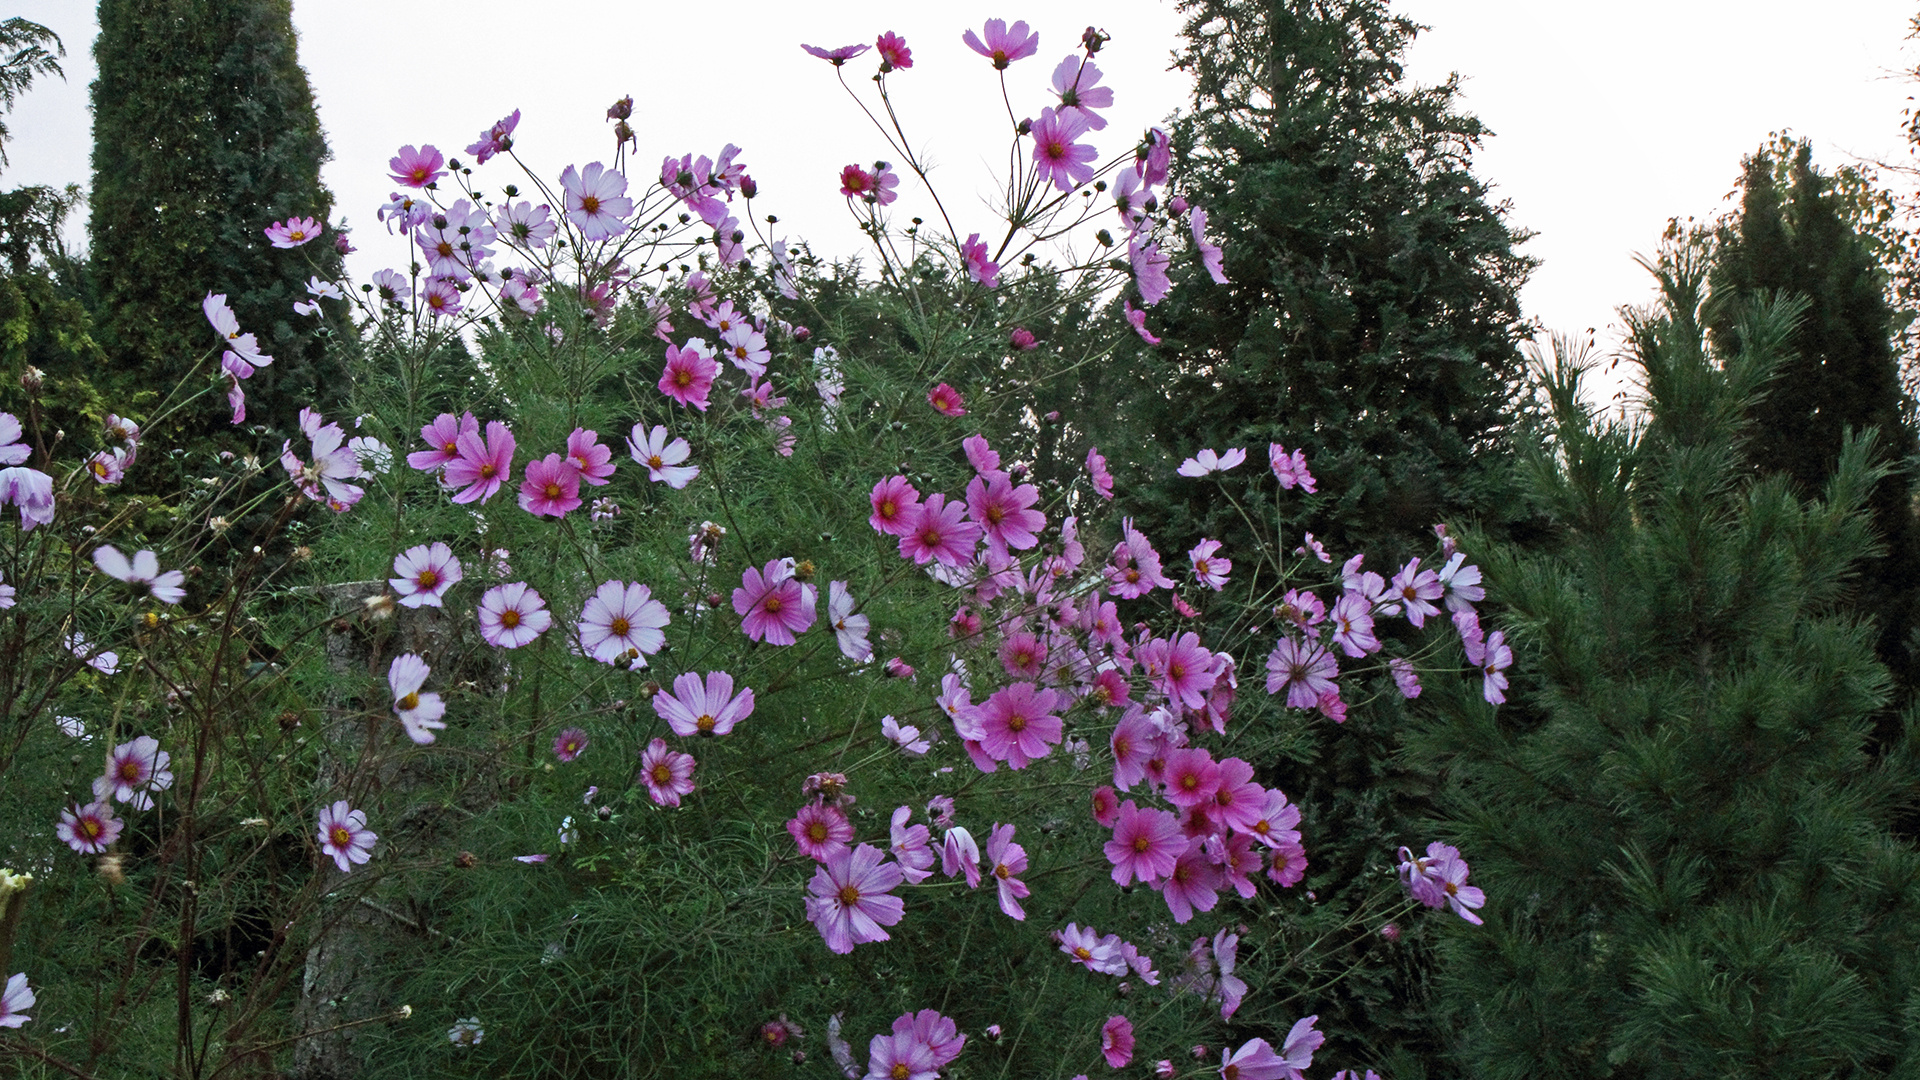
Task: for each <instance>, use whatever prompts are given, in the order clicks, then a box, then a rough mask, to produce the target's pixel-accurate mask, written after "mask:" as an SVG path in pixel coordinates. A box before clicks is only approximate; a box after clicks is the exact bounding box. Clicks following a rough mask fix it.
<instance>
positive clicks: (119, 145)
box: [90, 0, 344, 432]
mask: <svg viewBox="0 0 1920 1080" xmlns="http://www.w3.org/2000/svg"><path fill="white" fill-rule="evenodd" d="M99 15H100V36H99V38H98V39H97V41H96V42H95V45H94V58H95V60H96V62H97V64H98V67H99V77H98V79H96V80H95V82H94V84H93V112H94V150H93V177H94V179H93V191H92V196H91V204H92V219H91V221H90V236H91V258H92V264H93V273H94V277H95V280H96V283H97V288H98V293H99V315H100V323H101V337H102V339H103V342H104V344H105V345H106V346H107V348H108V349H109V352H110V353H111V355H112V356H113V358H114V361H115V363H116V365H117V366H118V367H119V368H120V369H121V370H122V371H123V372H128V373H134V374H135V375H137V378H138V380H139V382H140V383H141V384H143V385H147V386H154V385H156V384H164V386H166V387H170V386H172V385H173V383H174V382H175V381H177V380H178V379H179V378H180V377H181V376H182V374H184V372H185V371H186V369H187V367H188V365H189V364H191V363H193V362H195V361H196V360H198V359H199V358H201V357H204V356H205V355H207V353H208V352H209V350H210V348H211V346H212V345H213V344H214V339H213V338H212V337H211V336H210V334H211V331H209V330H208V328H207V326H206V323H205V320H204V319H203V318H202V317H201V313H200V301H201V298H202V297H203V296H205V295H206V294H207V293H209V292H216V293H225V294H227V296H228V298H229V301H230V303H231V305H232V307H233V309H234V311H235V313H236V314H237V315H238V317H239V320H240V324H241V325H242V326H243V327H245V328H246V329H248V330H249V331H251V332H253V333H255V334H256V335H257V336H258V337H259V339H260V343H261V346H262V347H263V348H264V349H265V350H266V351H267V352H269V353H271V354H272V355H273V356H274V357H275V363H274V364H273V366H272V367H269V368H263V369H261V371H260V372H259V373H258V374H257V375H255V376H254V378H253V379H251V380H250V381H249V382H248V383H247V385H246V390H247V395H248V400H249V406H248V420H249V421H250V422H264V423H267V424H269V425H271V426H273V427H275V428H284V429H286V430H288V431H291V429H292V428H293V426H294V424H295V422H296V417H297V413H298V411H299V408H300V406H301V405H303V404H308V403H311V402H313V401H315V400H323V401H324V400H326V399H328V398H329V397H330V396H332V395H337V394H339V392H340V391H341V389H342V388H343V386H344V382H343V378H342V369H340V368H339V367H338V365H337V363H335V362H333V361H329V360H328V359H327V358H326V357H325V356H324V353H323V350H322V348H321V347H320V342H319V341H318V340H317V339H316V337H315V329H316V325H315V321H314V320H313V319H311V318H308V317H303V316H296V315H295V314H294V312H293V309H292V305H293V302H294V301H296V300H303V299H309V297H308V296H307V292H306V288H305V282H306V280H307V278H308V276H309V275H312V274H319V275H320V276H321V277H323V278H328V279H333V278H337V277H338V274H339V266H340V257H339V253H338V252H337V251H336V250H334V248H333V247H332V241H333V239H334V237H333V235H331V233H330V234H329V235H328V236H326V237H324V238H322V239H321V240H319V241H316V242H313V243H309V244H307V245H306V246H304V247H300V248H297V249H292V250H278V249H274V248H272V247H269V246H267V245H266V244H264V243H263V242H262V235H261V230H262V229H264V228H265V227H266V226H268V225H270V224H272V223H273V222H274V221H277V220H284V219H286V218H289V217H293V216H300V217H312V218H315V219H317V220H319V221H321V222H325V221H327V219H328V216H329V214H330V212H331V210H332V204H333V197H332V195H331V194H329V193H328V191H327V190H326V188H325V187H323V186H322V185H321V183H320V164H321V162H323V161H324V160H326V158H327V147H326V140H325V137H324V136H323V134H322V133H321V130H320V120H319V116H318V114H316V113H315V111H314V106H313V93H312V90H311V89H310V88H309V87H308V85H307V77H306V73H305V72H304V71H303V70H302V69H301V68H300V65H299V62H298V58H297V56H296V40H295V36H294V31H293V11H292V5H291V4H290V3H289V0H163V2H160V3H153V2H149V0H101V2H100V7H99ZM323 303H332V302H323ZM316 394H317V395H320V397H319V398H318V399H316V397H315V395H316ZM205 400H206V402H207V403H206V405H205V407H204V409H201V410H198V411H197V413H196V416H195V419H194V421H193V422H192V426H193V427H195V428H197V429H198V430H200V431H203V432H205V431H217V430H221V429H222V428H224V426H225V424H226V421H227V414H226V411H225V402H224V401H221V400H220V395H218V394H213V395H210V396H209V397H208V398H207V399H205Z"/></svg>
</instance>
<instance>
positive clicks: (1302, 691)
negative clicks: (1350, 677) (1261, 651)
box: [1267, 637, 1340, 709]
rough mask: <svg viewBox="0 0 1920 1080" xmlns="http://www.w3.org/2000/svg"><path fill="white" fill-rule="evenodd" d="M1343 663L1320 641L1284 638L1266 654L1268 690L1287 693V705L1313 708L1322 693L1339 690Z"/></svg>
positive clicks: (1289, 706) (1292, 707) (1293, 707)
mask: <svg viewBox="0 0 1920 1080" xmlns="http://www.w3.org/2000/svg"><path fill="white" fill-rule="evenodd" d="M1339 674H1340V662H1339V661H1338V660H1336V659H1335V658H1334V655H1333V654H1332V653H1330V652H1328V651H1327V650H1326V649H1323V648H1321V647H1320V646H1319V645H1318V644H1317V643H1311V642H1303V641H1299V640H1297V639H1295V638H1291V637H1283V638H1281V639H1280V643H1279V644H1277V645H1275V646H1274V647H1273V652H1272V653H1270V654H1268V656H1267V693H1269V694H1277V693H1279V692H1280V691H1281V690H1283V689H1284V690H1285V691H1286V692H1287V707H1288V708H1290V709H1311V708H1313V707H1314V706H1315V705H1317V704H1319V703H1320V695H1322V694H1324V693H1327V692H1328V691H1337V690H1338V687H1337V686H1336V685H1335V684H1334V681H1333V680H1334V679H1335V678H1337V677H1338V676H1339Z"/></svg>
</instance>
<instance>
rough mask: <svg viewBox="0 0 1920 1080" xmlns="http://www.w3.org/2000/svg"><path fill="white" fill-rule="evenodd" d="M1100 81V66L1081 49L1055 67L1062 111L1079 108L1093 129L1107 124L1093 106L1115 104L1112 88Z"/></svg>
mask: <svg viewBox="0 0 1920 1080" xmlns="http://www.w3.org/2000/svg"><path fill="white" fill-rule="evenodd" d="M1099 81H1100V69H1099V68H1097V67H1094V66H1093V61H1092V60H1089V59H1087V58H1086V57H1085V56H1084V55H1083V54H1081V53H1072V54H1070V55H1068V56H1067V58H1066V59H1064V60H1062V61H1060V63H1059V64H1058V65H1057V66H1055V67H1054V69H1053V92H1054V93H1056V94H1058V95H1060V111H1062V112H1065V111H1067V110H1069V109H1073V110H1076V111H1078V112H1079V114H1080V116H1081V117H1082V118H1083V119H1084V120H1085V121H1086V124H1087V128H1088V130H1091V131H1099V130H1101V129H1102V128H1104V127H1106V126H1107V119H1106V117H1104V116H1101V115H1100V114H1099V113H1096V112H1094V111H1093V110H1095V109H1108V108H1112V107H1113V88H1112V87H1108V86H1099V85H1096V84H1097V83H1099ZM1123 175H1131V174H1129V173H1123Z"/></svg>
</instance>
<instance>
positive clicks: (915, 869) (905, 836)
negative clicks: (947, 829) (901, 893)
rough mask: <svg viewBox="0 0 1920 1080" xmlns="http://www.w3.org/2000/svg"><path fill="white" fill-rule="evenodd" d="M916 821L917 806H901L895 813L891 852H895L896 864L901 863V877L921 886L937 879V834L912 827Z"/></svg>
mask: <svg viewBox="0 0 1920 1080" xmlns="http://www.w3.org/2000/svg"><path fill="white" fill-rule="evenodd" d="M912 819H913V807H911V806H901V807H897V808H895V809H894V811H893V820H892V822H891V823H890V825H889V829H888V841H889V847H888V848H887V850H888V851H890V852H892V853H893V858H894V861H896V862H898V863H899V864H900V874H901V876H902V877H904V878H906V880H907V884H909V885H918V884H920V883H921V882H923V881H925V880H927V879H928V878H930V877H932V876H933V863H934V855H933V843H932V841H933V834H932V833H931V832H930V831H929V830H928V829H927V827H926V826H925V825H908V824H907V822H908V821H910V820H912Z"/></svg>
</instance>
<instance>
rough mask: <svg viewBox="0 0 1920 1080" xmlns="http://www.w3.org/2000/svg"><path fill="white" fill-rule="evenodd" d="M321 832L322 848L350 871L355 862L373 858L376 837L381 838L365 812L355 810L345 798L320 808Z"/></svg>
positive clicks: (343, 871) (343, 869)
mask: <svg viewBox="0 0 1920 1080" xmlns="http://www.w3.org/2000/svg"><path fill="white" fill-rule="evenodd" d="M319 836H320V850H321V851H322V852H323V853H325V854H327V855H331V856H333V864H334V865H335V866H338V867H339V868H340V872H341V873H343V874H346V873H351V872H352V871H353V868H354V865H355V864H357V863H363V862H366V861H367V860H368V859H371V858H372V857H373V854H372V852H373V844H374V841H376V840H378V839H380V837H379V836H378V835H376V834H375V833H374V831H373V830H372V829H369V828H367V815H366V812H365V811H363V810H355V809H354V808H353V807H351V806H349V805H347V800H345V799H341V800H339V801H338V802H335V803H334V804H333V805H332V806H329V807H327V808H326V809H324V810H322V811H320V833H319Z"/></svg>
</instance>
